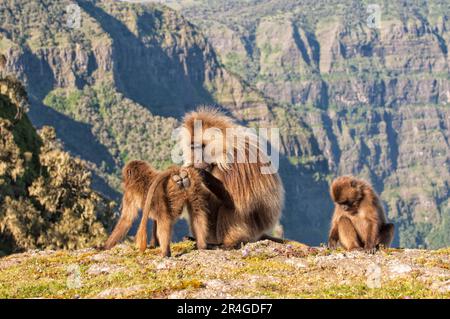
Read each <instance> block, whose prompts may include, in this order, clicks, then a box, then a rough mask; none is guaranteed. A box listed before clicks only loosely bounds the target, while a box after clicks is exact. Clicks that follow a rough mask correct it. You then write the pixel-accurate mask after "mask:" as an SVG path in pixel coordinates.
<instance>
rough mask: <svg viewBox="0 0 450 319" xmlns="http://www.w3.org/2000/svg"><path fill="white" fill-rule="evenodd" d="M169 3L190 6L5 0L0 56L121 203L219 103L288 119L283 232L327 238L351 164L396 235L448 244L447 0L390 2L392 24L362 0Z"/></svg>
mask: <svg viewBox="0 0 450 319" xmlns="http://www.w3.org/2000/svg"><path fill="white" fill-rule="evenodd" d="M167 4H168V5H172V6H174V8H175V9H177V10H179V11H180V12H181V13H180V12H177V11H175V10H171V9H169V8H167V7H164V6H161V5H159V4H158V5H157V4H147V5H142V4H130V3H123V2H121V3H117V2H112V1H84V0H77V1H61V2H57V3H56V2H53V1H40V2H33V3H30V2H28V1H24V0H20V1H19V0H7V1H3V2H2V3H1V4H0V14H1V16H2V17H5V18H4V19H2V21H0V35H1V38H0V50H1V51H2V52H4V53H6V55H7V57H8V63H7V66H6V68H7V70H8V72H13V73H15V74H16V75H17V76H18V77H20V78H21V79H23V80H24V81H25V83H26V84H27V87H28V90H29V92H30V98H31V109H30V116H31V119H32V121H33V122H34V123H35V124H37V125H43V124H51V125H53V126H55V128H56V130H57V133H58V135H59V136H60V137H61V138H62V140H63V141H64V143H65V146H66V148H67V149H68V150H70V151H71V152H72V153H74V154H77V155H79V156H81V157H82V158H83V159H85V160H87V161H89V162H91V163H92V169H93V171H94V172H95V173H96V174H95V176H96V178H95V179H94V185H95V186H96V187H97V188H99V189H101V190H102V191H103V192H105V193H107V194H109V195H110V196H113V197H116V198H117V197H118V191H119V190H120V186H119V185H120V181H119V180H118V172H119V169H120V167H121V166H122V165H123V163H124V162H125V161H126V160H128V159H134V158H139V159H146V160H149V161H151V162H152V163H153V164H154V165H155V166H157V167H164V166H166V165H167V164H168V162H169V160H170V148H171V145H172V141H171V140H170V134H171V131H172V129H173V128H174V127H176V126H177V125H178V123H179V122H178V120H179V118H180V117H181V116H182V114H184V112H185V111H187V110H191V109H193V108H195V107H196V106H197V105H199V104H217V105H220V107H221V108H223V109H224V110H225V111H227V112H228V113H229V114H231V115H232V116H233V117H235V118H236V119H238V120H240V121H242V123H243V124H246V125H250V126H263V125H273V126H277V127H279V128H280V131H281V137H282V140H281V145H282V149H281V153H282V158H281V168H280V172H281V174H282V178H283V182H284V184H285V188H286V191H287V200H286V208H285V210H284V213H283V219H282V224H283V225H284V230H285V235H286V236H287V237H289V238H293V239H297V240H301V241H305V242H307V243H315V244H318V243H320V242H324V241H325V240H326V234H327V228H328V224H329V218H330V215H331V210H332V206H331V202H330V200H329V197H328V183H329V180H330V179H331V178H332V177H333V176H336V175H339V174H349V173H351V174H356V175H359V176H361V177H364V178H367V179H369V180H370V181H371V182H372V183H373V184H374V186H375V188H376V189H377V191H378V192H379V193H380V194H381V195H382V198H383V200H384V202H385V204H386V208H387V210H388V213H389V217H390V218H391V219H392V220H393V221H394V222H395V223H396V225H397V228H398V232H397V234H398V236H397V238H396V241H395V243H396V244H400V245H401V246H408V247H417V246H432V247H440V246H445V245H448V243H449V242H450V241H449V240H450V239H449V238H448V233H449V231H448V230H449V227H450V216H449V214H450V209H449V207H448V196H449V193H450V190H449V185H448V180H449V177H450V176H449V170H448V165H449V160H450V159H449V154H450V150H449V145H448V142H447V141H448V125H449V120H448V119H449V114H448V113H449V112H448V104H449V103H450V93H449V76H448V74H449V72H448V71H449V70H448V62H449V58H448V53H447V45H448V42H449V31H448V28H449V22H448V16H449V11H448V5H446V3H445V2H442V1H437V0H436V1H431V2H427V3H421V4H411V5H405V6H403V5H400V4H399V5H397V4H395V3H390V2H388V1H384V2H380V5H381V8H382V10H383V11H382V13H381V17H382V23H381V28H380V29H372V28H369V27H368V26H367V23H366V18H367V15H368V13H367V12H366V7H365V5H363V4H360V2H359V1H344V2H342V1H307V0H305V1H301V2H299V1H281V0H263V1H238V0H233V1H226V2H224V1H193V2H191V1H190V2H183V1H181V2H180V1H167ZM74 5H75V7H73V6H74ZM73 8H75V9H73ZM77 8H78V9H77ZM77 10H79V11H77ZM74 12H75V15H74ZM76 12H79V15H77V13H76ZM77 19H78V20H77ZM77 21H78V22H79V24H77V23H76V22H77ZM191 22H193V23H194V24H192V23H191Z"/></svg>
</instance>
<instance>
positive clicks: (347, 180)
mask: <svg viewBox="0 0 450 319" xmlns="http://www.w3.org/2000/svg"><path fill="white" fill-rule="evenodd" d="M330 194H331V198H332V199H333V202H334V203H335V210H334V215H333V218H332V221H331V229H330V234H329V239H328V245H329V247H330V248H335V247H336V246H337V244H338V243H340V244H341V245H342V246H343V247H344V248H345V249H347V250H352V249H364V250H365V251H366V252H368V253H374V252H375V251H376V250H377V249H378V248H379V247H380V246H383V247H386V248H387V247H389V245H390V244H391V242H392V239H393V237H394V224H391V223H387V219H386V215H385V213H384V210H383V207H382V205H381V202H380V199H379V198H378V195H377V194H376V193H375V191H374V190H373V188H372V187H371V186H370V185H369V184H368V183H366V182H365V181H363V180H360V179H357V178H355V177H353V176H342V177H339V178H337V179H335V180H334V181H333V183H332V184H331V188H330Z"/></svg>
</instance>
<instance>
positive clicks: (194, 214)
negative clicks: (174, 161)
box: [136, 166, 210, 256]
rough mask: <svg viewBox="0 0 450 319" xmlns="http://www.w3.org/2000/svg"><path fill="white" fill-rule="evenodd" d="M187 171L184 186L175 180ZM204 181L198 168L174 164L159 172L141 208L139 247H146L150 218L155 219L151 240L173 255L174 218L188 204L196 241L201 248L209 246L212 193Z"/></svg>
mask: <svg viewBox="0 0 450 319" xmlns="http://www.w3.org/2000/svg"><path fill="white" fill-rule="evenodd" d="M183 174H185V175H187V177H186V178H187V179H188V180H189V185H188V186H186V185H185V186H182V185H180V184H179V183H177V182H176V181H175V180H174V177H175V178H177V179H178V178H179V177H180V176H183ZM186 178H185V179H184V181H186ZM209 194H210V193H209V190H207V189H206V188H205V187H204V186H203V183H202V177H201V174H200V173H199V171H198V170H197V169H195V168H192V167H191V168H180V167H178V166H173V167H171V168H169V169H167V170H166V171H164V172H162V173H160V174H159V175H158V176H157V177H156V179H155V180H154V182H153V183H152V185H151V187H150V189H149V191H148V193H147V198H146V201H145V205H144V207H143V212H142V220H141V223H140V226H139V229H138V232H137V234H136V244H137V246H138V248H139V250H140V251H144V250H145V249H146V248H147V222H148V218H152V219H153V220H154V224H153V233H152V240H151V242H152V243H158V242H159V244H160V245H161V252H162V255H163V256H170V239H171V237H172V229H173V225H174V223H175V221H176V220H177V219H178V218H179V217H180V215H181V214H182V211H183V208H184V207H186V209H187V211H188V213H189V217H190V227H191V231H192V233H193V234H194V236H195V238H196V241H197V248H198V249H206V247H207V244H206V236H207V233H208V208H207V207H208V205H207V202H206V199H207V198H208V196H209Z"/></svg>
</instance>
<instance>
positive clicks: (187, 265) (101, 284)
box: [0, 242, 450, 299]
mask: <svg viewBox="0 0 450 319" xmlns="http://www.w3.org/2000/svg"><path fill="white" fill-rule="evenodd" d="M172 251H173V252H174V256H175V257H172V258H161V257H160V256H159V253H160V251H159V249H149V250H147V251H146V252H145V253H139V252H138V251H137V249H136V248H134V246H133V245H132V244H131V245H130V244H124V245H120V246H118V247H116V248H113V249H112V250H110V251H103V252H102V251H96V250H94V249H86V250H80V251H70V252H69V251H58V252H51V251H49V252H46V251H43V252H28V253H25V254H21V255H12V256H9V257H4V258H0V281H1V282H2V286H1V287H0V298H167V297H171V298H205V297H207V298H212V297H219V298H221V297H222V298H223V297H225V296H228V297H230V296H232V297H235V298H249V297H250V298H255V297H256V298H258V297H259V298H261V297H268V298H408V299H410V298H448V297H450V296H449V292H448V283H447V286H446V283H445V280H446V279H448V274H447V273H446V271H448V267H449V263H448V260H449V253H448V251H446V250H440V251H433V252H430V251H411V252H405V251H399V250H388V251H383V252H380V253H378V254H379V255H378V256H377V262H378V263H379V265H380V266H381V269H382V273H381V278H380V279H381V281H380V287H375V288H369V287H368V284H367V276H366V268H367V267H370V265H373V261H372V259H371V258H370V257H369V256H367V255H365V254H364V253H354V254H353V255H352V254H348V255H347V256H346V255H343V253H342V252H340V251H335V252H334V251H333V252H331V251H328V250H327V249H324V248H318V249H308V248H307V247H305V246H304V245H300V244H298V243H295V242H292V243H290V245H279V244H270V243H267V242H260V243H255V244H249V245H246V246H245V247H243V248H242V249H241V250H232V251H221V250H215V251H211V250H210V251H197V250H195V249H194V244H193V243H192V242H180V243H176V244H173V245H172ZM244 252H245V253H244ZM404 262H408V263H410V264H411V265H412V266H413V267H414V270H412V271H407V272H406V273H403V274H400V275H399V274H397V273H396V272H395V271H396V270H395V268H392V265H403V266H404V265H405V264H402V263H404ZM356 264H357V265H358V266H356ZM212 265H214V267H212ZM212 268H214V269H212ZM437 273H440V274H441V277H439V278H438V277H437V276H434V277H430V275H431V274H437ZM445 289H447V290H445Z"/></svg>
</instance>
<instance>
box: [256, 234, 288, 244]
mask: <svg viewBox="0 0 450 319" xmlns="http://www.w3.org/2000/svg"><path fill="white" fill-rule="evenodd" d="M266 239H268V240H271V241H274V242H276V243H279V244H285V243H287V242H288V241H287V240H286V239H283V238H278V237H273V236H270V235H267V234H262V235H261V237H260V238H259V240H266Z"/></svg>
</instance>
